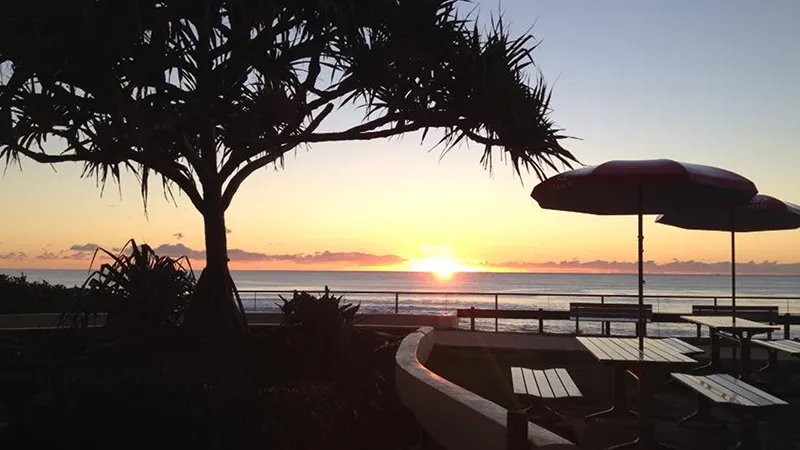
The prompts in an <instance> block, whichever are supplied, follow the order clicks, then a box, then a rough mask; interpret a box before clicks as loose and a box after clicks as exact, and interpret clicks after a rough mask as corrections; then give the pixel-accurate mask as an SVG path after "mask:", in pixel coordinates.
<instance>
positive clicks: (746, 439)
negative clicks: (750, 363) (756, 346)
mask: <svg viewBox="0 0 800 450" xmlns="http://www.w3.org/2000/svg"><path fill="white" fill-rule="evenodd" d="M672 377H673V378H674V379H675V380H677V381H678V382H680V383H682V384H683V385H685V386H687V387H688V388H689V389H691V390H693V391H694V392H696V393H697V410H696V411H695V412H694V413H692V414H691V415H689V416H687V417H684V418H683V419H681V420H680V421H679V422H678V423H685V422H687V421H688V420H691V419H704V420H705V421H706V422H721V421H719V420H717V419H714V418H713V417H712V416H711V414H710V407H711V404H712V403H713V404H715V405H727V406H730V407H733V408H734V410H735V411H736V412H738V413H740V414H742V415H743V417H741V421H740V422H741V426H742V436H741V442H740V445H741V447H742V448H757V443H758V420H757V417H754V416H755V414H756V413H758V412H761V411H763V410H764V409H765V408H769V407H774V406H785V405H788V403H787V402H785V401H784V400H781V399H780V398H778V397H775V396H773V395H771V394H769V393H767V392H764V391H762V390H760V389H758V388H757V387H755V386H752V385H750V384H747V383H745V382H744V381H741V380H738V379H736V378H734V377H732V376H730V375H728V374H714V375H705V376H696V375H689V374H685V373H673V374H672ZM748 413H749V414H748Z"/></svg>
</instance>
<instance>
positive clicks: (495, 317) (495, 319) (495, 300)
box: [494, 294, 499, 333]
mask: <svg viewBox="0 0 800 450" xmlns="http://www.w3.org/2000/svg"><path fill="white" fill-rule="evenodd" d="M498 309H499V308H498V304H497V294H494V332H495V333H497V311H498Z"/></svg>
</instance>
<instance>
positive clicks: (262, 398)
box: [0, 243, 419, 450]
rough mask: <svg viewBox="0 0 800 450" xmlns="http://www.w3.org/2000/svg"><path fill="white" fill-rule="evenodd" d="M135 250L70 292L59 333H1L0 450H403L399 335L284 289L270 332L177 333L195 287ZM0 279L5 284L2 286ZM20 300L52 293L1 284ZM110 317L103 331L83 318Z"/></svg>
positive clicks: (172, 266)
mask: <svg viewBox="0 0 800 450" xmlns="http://www.w3.org/2000/svg"><path fill="white" fill-rule="evenodd" d="M188 273H189V272H188V271H187V268H186V267H185V266H183V265H181V264H179V262H178V261H176V260H171V259H169V258H160V257H158V256H156V255H154V254H153V253H152V251H151V250H150V249H149V247H147V246H146V245H143V246H141V247H138V246H136V244H135V243H133V246H132V249H131V253H130V255H121V256H120V257H118V258H116V259H115V260H114V262H113V263H111V264H104V265H103V266H101V269H100V270H98V271H97V272H95V273H94V274H93V275H92V276H91V277H90V278H89V280H88V281H87V283H86V285H85V289H80V290H73V291H72V292H71V293H72V294H74V295H73V298H74V299H75V302H74V303H73V304H72V305H71V309H70V310H68V311H67V312H65V313H64V314H63V315H62V321H61V323H62V325H64V327H63V328H59V329H52V330H26V331H13V332H12V331H6V332H3V333H0V367H2V368H3V369H2V370H0V423H2V422H5V423H7V426H6V427H2V428H0V447H2V448H15V449H25V448H47V447H48V446H56V445H58V446H63V445H64V444H68V446H69V447H74V448H96V449H129V448H130V449H134V448H136V449H139V448H149V449H160V448H164V449H171V450H173V449H175V448H194V449H226V448H230V449H241V448H270V449H318V448H348V449H359V448H363V449H374V448H398V449H402V448H411V447H413V446H414V445H415V444H416V443H417V441H418V437H419V428H418V425H417V424H416V422H415V421H414V419H413V416H412V415H411V414H410V412H409V411H408V410H406V409H405V408H403V407H402V406H401V404H400V403H399V401H398V399H397V397H396V394H395V389H394V354H395V352H396V349H397V344H398V343H399V341H400V339H401V338H402V333H395V334H391V333H381V332H376V331H367V330H364V329H360V328H357V327H354V326H353V325H354V324H355V323H356V322H357V321H358V315H357V312H358V305H352V304H344V303H343V302H342V300H343V299H342V297H336V296H333V295H330V294H329V293H327V292H326V293H325V294H324V295H322V296H319V297H316V296H313V295H310V294H307V293H303V292H296V293H295V294H294V296H293V297H292V298H290V299H286V300H284V302H283V303H282V304H281V305H279V306H280V307H281V310H282V312H283V323H282V324H281V326H280V327H262V328H254V329H251V330H250V332H249V333H247V334H245V335H243V336H241V337H236V338H229V339H225V340H220V339H203V338H199V337H196V336H195V335H191V334H187V333H186V331H185V329H184V328H183V327H182V326H181V324H182V318H183V313H184V311H185V305H186V301H188V300H189V299H190V298H191V294H192V291H193V289H194V278H193V277H191V276H189V275H188ZM5 281H9V280H8V278H6V279H5ZM8 286H13V288H14V289H17V292H18V293H19V294H20V295H19V298H25V299H28V300H30V299H37V298H39V297H38V295H39V294H40V293H43V292H44V293H49V292H51V291H53V292H60V290H59V289H60V288H57V287H55V288H54V287H52V286H50V285H47V284H46V283H28V282H26V281H25V280H24V279H21V278H13V279H11V280H10V283H9V284H8ZM98 311H103V312H107V313H108V320H107V321H106V324H105V326H103V327H98V328H91V327H88V326H87V325H88V324H89V323H91V320H90V318H91V316H92V315H93V314H96V313H97V312H98Z"/></svg>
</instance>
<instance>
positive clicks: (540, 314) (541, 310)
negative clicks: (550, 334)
mask: <svg viewBox="0 0 800 450" xmlns="http://www.w3.org/2000/svg"><path fill="white" fill-rule="evenodd" d="M543 311H544V310H543V309H542V308H539V334H544V317H542V316H543V315H544V312H543Z"/></svg>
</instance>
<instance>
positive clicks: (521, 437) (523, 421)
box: [506, 409, 529, 450]
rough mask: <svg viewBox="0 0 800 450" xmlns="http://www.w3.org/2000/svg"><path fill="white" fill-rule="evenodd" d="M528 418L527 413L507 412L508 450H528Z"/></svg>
mask: <svg viewBox="0 0 800 450" xmlns="http://www.w3.org/2000/svg"><path fill="white" fill-rule="evenodd" d="M528 448H529V445H528V416H527V414H525V411H515V410H510V409H509V410H508V411H507V412H506V450H527V449H528Z"/></svg>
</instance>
